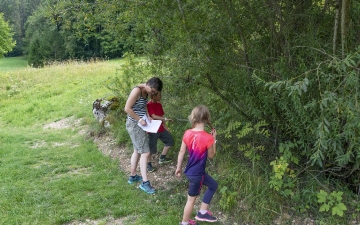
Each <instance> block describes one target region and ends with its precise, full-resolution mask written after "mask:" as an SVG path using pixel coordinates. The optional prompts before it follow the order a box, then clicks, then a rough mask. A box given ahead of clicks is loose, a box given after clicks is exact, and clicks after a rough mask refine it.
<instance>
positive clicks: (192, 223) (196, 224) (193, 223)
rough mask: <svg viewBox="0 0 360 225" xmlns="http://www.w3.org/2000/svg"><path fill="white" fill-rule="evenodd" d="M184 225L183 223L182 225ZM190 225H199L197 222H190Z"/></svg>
mask: <svg viewBox="0 0 360 225" xmlns="http://www.w3.org/2000/svg"><path fill="white" fill-rule="evenodd" d="M180 225H182V223H180ZM188 225H199V224H198V223H197V222H196V221H195V220H189V223H188Z"/></svg>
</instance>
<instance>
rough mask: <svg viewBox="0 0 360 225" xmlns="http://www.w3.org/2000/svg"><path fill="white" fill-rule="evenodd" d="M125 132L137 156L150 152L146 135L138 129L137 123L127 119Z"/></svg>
mask: <svg viewBox="0 0 360 225" xmlns="http://www.w3.org/2000/svg"><path fill="white" fill-rule="evenodd" d="M126 130H127V132H128V133H129V135H130V138H131V141H132V143H133V146H134V149H135V150H136V151H137V152H138V153H139V154H142V153H147V152H150V148H149V138H148V135H147V134H146V132H145V131H144V130H143V129H141V127H139V125H138V123H137V122H134V121H131V120H129V119H127V120H126Z"/></svg>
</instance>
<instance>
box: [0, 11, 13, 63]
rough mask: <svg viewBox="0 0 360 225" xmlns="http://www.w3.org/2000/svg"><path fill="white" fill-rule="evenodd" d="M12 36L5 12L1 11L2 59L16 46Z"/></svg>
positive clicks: (0, 56) (0, 48)
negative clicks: (5, 18)
mask: <svg viewBox="0 0 360 225" xmlns="http://www.w3.org/2000/svg"><path fill="white" fill-rule="evenodd" d="M12 36H13V33H12V32H11V29H10V27H9V24H8V23H7V22H6V21H5V20H4V14H3V13H0V59H1V58H2V57H4V54H5V53H7V52H9V51H11V49H12V48H13V47H14V46H15V42H14V41H13V39H12Z"/></svg>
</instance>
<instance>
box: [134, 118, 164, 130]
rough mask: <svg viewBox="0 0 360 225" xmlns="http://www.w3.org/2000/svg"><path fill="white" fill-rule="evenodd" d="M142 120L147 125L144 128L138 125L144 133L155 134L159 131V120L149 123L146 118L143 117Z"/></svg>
mask: <svg viewBox="0 0 360 225" xmlns="http://www.w3.org/2000/svg"><path fill="white" fill-rule="evenodd" d="M142 119H143V120H145V121H146V123H147V125H146V126H142V125H141V124H140V123H138V125H139V127H141V129H143V130H144V131H146V132H149V133H157V131H158V130H159V127H160V125H161V122H162V121H161V120H151V123H150V121H149V119H148V118H147V116H146V115H145V116H143V118H142Z"/></svg>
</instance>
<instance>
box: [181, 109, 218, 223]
mask: <svg viewBox="0 0 360 225" xmlns="http://www.w3.org/2000/svg"><path fill="white" fill-rule="evenodd" d="M189 120H190V122H191V125H192V129H189V130H187V131H185V133H184V136H183V139H182V143H181V148H180V152H179V155H178V164H177V168H176V171H175V175H176V176H178V177H180V176H181V164H182V161H183V159H184V155H185V152H186V149H188V152H189V159H188V163H187V165H186V168H185V171H184V174H185V175H186V177H187V179H188V180H189V182H190V184H189V190H188V198H187V202H186V205H185V208H184V214H183V219H182V222H181V223H180V225H188V224H189V225H190V224H191V225H196V224H197V223H196V221H194V220H190V216H191V213H192V210H193V208H194V204H195V200H196V197H197V196H198V195H199V194H200V190H201V187H202V185H203V184H204V185H206V186H207V187H208V188H207V190H206V192H205V194H204V197H203V199H202V203H201V207H200V210H199V211H198V212H197V214H196V217H195V219H197V220H200V221H207V222H216V221H217V218H216V217H214V216H212V213H211V212H210V211H208V208H209V204H210V201H211V199H212V197H213V195H214V193H215V191H216V189H217V187H218V184H217V182H216V181H215V180H214V179H213V178H212V177H211V176H210V175H209V174H207V173H206V172H205V167H206V160H207V158H208V157H209V158H210V159H212V158H214V156H215V153H216V130H215V129H214V128H212V131H211V133H210V134H209V133H207V132H206V131H205V130H204V128H205V124H208V125H210V111H209V109H208V108H207V107H206V106H204V105H199V106H196V107H195V108H194V109H193V110H192V111H191V114H190V116H189ZM210 127H211V125H210Z"/></svg>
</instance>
